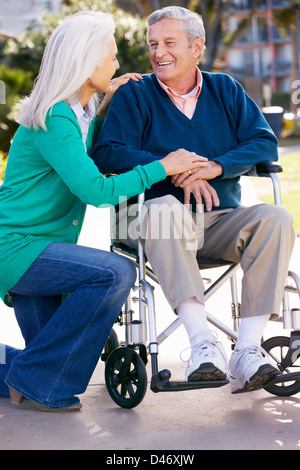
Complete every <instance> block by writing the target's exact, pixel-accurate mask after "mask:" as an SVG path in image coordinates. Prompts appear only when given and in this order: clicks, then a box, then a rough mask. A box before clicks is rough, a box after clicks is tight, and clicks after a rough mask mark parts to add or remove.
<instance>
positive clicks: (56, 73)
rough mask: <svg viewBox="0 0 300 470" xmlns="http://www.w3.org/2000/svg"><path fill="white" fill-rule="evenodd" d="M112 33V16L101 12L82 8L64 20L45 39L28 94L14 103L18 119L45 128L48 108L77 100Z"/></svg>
mask: <svg viewBox="0 0 300 470" xmlns="http://www.w3.org/2000/svg"><path fill="white" fill-rule="evenodd" d="M114 32H115V24H114V21H113V18H112V16H111V15H110V14H107V13H103V12H95V11H83V12H80V13H76V14H74V15H72V16H70V17H69V18H68V19H66V20H64V21H63V22H62V23H61V24H60V25H59V26H58V27H57V28H56V29H55V30H54V31H53V33H52V34H51V36H50V38H49V41H48V43H47V45H46V48H45V51H44V55H43V59H42V63H41V67H40V71H39V75H38V77H37V78H36V80H35V84H34V87H33V89H32V92H31V94H30V96H29V97H27V98H25V99H24V100H22V101H21V102H20V103H19V105H18V111H19V116H18V119H17V120H18V122H19V123H20V124H23V125H24V126H25V127H33V128H34V129H35V130H37V129H38V128H39V127H42V128H43V129H45V130H46V125H45V120H46V115H47V112H48V111H49V109H51V108H52V107H53V106H54V104H56V103H58V102H59V101H63V100H66V101H67V102H69V103H72V102H73V101H74V100H76V99H78V91H79V89H80V88H81V86H82V85H83V84H84V83H85V82H86V80H87V79H88V78H89V77H90V76H91V75H92V73H93V71H94V69H95V67H96V65H99V64H100V63H101V61H102V60H103V59H104V58H105V57H106V56H107V54H108V52H109V45H110V41H111V38H112V37H113V35H114Z"/></svg>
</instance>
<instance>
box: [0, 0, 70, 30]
mask: <svg viewBox="0 0 300 470" xmlns="http://www.w3.org/2000/svg"><path fill="white" fill-rule="evenodd" d="M60 4H61V0H1V1H0V33H3V34H17V33H21V32H23V31H24V30H25V29H26V28H27V27H28V26H30V25H33V24H34V23H36V21H39V20H40V19H41V17H42V15H43V13H44V12H45V11H46V10H48V11H50V12H51V13H55V12H57V11H58V10H59V9H60Z"/></svg>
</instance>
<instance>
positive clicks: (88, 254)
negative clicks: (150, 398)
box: [0, 242, 136, 409]
mask: <svg viewBox="0 0 300 470" xmlns="http://www.w3.org/2000/svg"><path fill="white" fill-rule="evenodd" d="M135 278H136V271H135V267H134V265H133V263H132V262H131V261H129V260H128V259H126V258H124V257H121V256H119V255H116V254H113V253H109V252H105V251H101V250H97V249H93V248H87V247H83V246H78V245H72V244H68V243H56V242H55V243H52V244H51V245H49V246H48V247H47V248H46V249H45V250H44V251H43V252H42V253H41V255H40V256H39V257H38V258H37V259H36V260H35V262H34V263H33V264H32V265H31V266H30V268H29V269H28V270H27V272H26V273H25V274H24V276H23V277H22V278H21V279H20V281H19V282H18V283H17V284H16V285H15V286H14V287H13V288H12V289H11V290H10V293H11V294H12V298H13V304H14V310H15V314H16V318H17V321H18V324H19V326H20V329H21V331H22V334H23V336H24V339H25V343H26V347H25V349H24V350H23V351H16V350H14V351H13V350H11V348H8V349H7V352H8V354H7V356H8V357H7V363H6V365H5V368H6V372H8V373H7V376H6V379H5V382H6V384H7V385H9V386H10V387H12V388H13V389H15V390H17V391H18V392H20V393H21V394H22V395H24V396H25V397H26V398H29V399H30V400H33V401H35V402H37V403H39V404H41V405H43V406H46V407H48V408H57V409H58V408H65V407H69V406H72V405H73V404H75V403H78V402H79V399H78V397H76V396H75V395H78V394H81V393H83V392H84V391H85V390H86V387H87V385H88V383H89V380H90V378H91V376H92V373H93V371H94V369H95V367H96V365H97V362H98V360H99V357H100V355H101V352H102V350H103V347H104V345H105V342H106V340H107V337H108V335H109V333H110V331H111V328H112V326H113V324H114V322H115V320H116V317H117V316H118V314H119V312H120V309H121V307H122V305H123V303H124V302H125V300H126V298H127V296H128V294H129V291H130V289H131V287H132V286H133V284H134V282H135ZM63 294H68V295H65V296H64V297H65V298H64V299H62V295H63ZM10 360H11V363H9V362H10ZM1 367H2V366H0V369H1ZM5 368H4V371H5ZM8 369H9V370H8ZM1 375H2V376H3V371H2V374H1V373H0V380H1Z"/></svg>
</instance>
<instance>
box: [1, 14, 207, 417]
mask: <svg viewBox="0 0 300 470" xmlns="http://www.w3.org/2000/svg"><path fill="white" fill-rule="evenodd" d="M113 35H114V22H113V20H112V18H111V16H110V15H107V14H104V13H95V12H84V13H79V14H76V15H73V16H72V17H70V18H69V19H67V20H66V21H64V22H63V23H62V24H61V25H60V26H58V28H57V29H56V30H55V31H54V32H53V34H52V35H51V37H50V39H49V42H48V44H47V47H46V49H45V53H44V57H43V61H42V64H41V69H40V74H39V76H38V79H37V81H36V83H35V86H34V88H33V91H32V93H31V95H30V96H29V98H27V99H26V100H24V101H23V102H22V103H21V104H20V114H19V122H20V124H21V125H20V127H19V129H18V131H17V133H16V135H15V137H14V139H13V142H12V145H11V149H10V154H9V158H8V163H7V170H6V175H5V181H4V183H3V185H2V187H1V190H0V263H1V270H0V294H1V297H2V299H3V300H4V299H5V295H6V292H9V294H10V296H11V297H12V301H13V306H14V310H15V315H16V318H17V321H18V324H19V326H20V328H21V331H22V334H23V337H24V339H25V343H26V347H25V349H24V350H23V351H15V350H12V349H11V348H8V349H7V363H6V364H4V365H2V366H0V378H2V379H3V380H4V379H5V383H6V385H5V386H8V390H9V393H10V397H11V401H12V402H13V403H16V404H19V403H21V402H22V401H23V399H24V398H28V399H29V400H31V401H32V402H33V403H34V404H35V405H36V406H37V407H38V408H39V409H41V410H43V411H73V410H79V409H80V407H81V404H80V401H79V399H78V397H77V396H76V395H78V394H81V393H83V392H84V391H85V389H86V387H87V385H88V382H89V380H90V377H91V375H92V373H93V370H94V368H95V366H96V364H97V362H98V360H99V356H100V354H101V351H102V349H103V346H104V344H105V342H106V339H107V336H108V334H109V332H110V330H111V328H112V325H113V323H114V321H115V319H116V316H117V315H118V312H119V310H120V308H121V306H122V304H123V302H124V301H125V299H126V297H127V295H128V293H129V290H130V288H131V287H132V285H133V283H134V281H135V275H136V273H135V268H134V266H133V264H132V263H131V262H130V261H128V260H127V259H124V258H122V257H120V256H118V255H114V254H112V253H108V252H103V251H100V250H97V249H91V248H88V247H82V246H78V245H76V242H77V239H78V236H79V233H80V229H81V226H82V223H83V219H84V214H85V209H86V204H92V205H94V206H96V207H100V206H102V205H104V204H106V205H107V204H117V203H118V202H119V197H120V196H128V197H131V196H133V195H136V194H138V193H141V192H143V191H144V190H145V189H146V188H149V187H150V186H151V185H152V184H154V183H157V182H158V181H161V180H163V179H165V178H166V176H167V175H174V174H178V173H181V172H184V171H188V170H190V169H192V168H195V167H198V166H200V165H205V159H203V158H200V157H198V156H196V155H195V154H193V153H190V152H186V151H184V150H180V149H179V150H176V151H174V152H171V153H170V154H168V155H166V156H165V157H164V158H162V159H161V160H160V161H156V162H153V163H150V164H148V165H145V166H143V167H140V166H139V167H136V168H135V169H133V170H132V171H130V172H128V173H125V174H122V175H118V176H112V177H110V178H104V177H103V175H102V174H101V173H100V172H99V170H98V169H97V167H96V166H95V164H94V162H93V161H92V159H91V158H90V157H89V153H90V151H91V148H92V145H93V141H94V137H96V136H97V134H98V132H99V130H100V127H101V120H100V119H99V117H97V116H95V100H94V97H95V93H96V92H108V93H109V94H108V98H106V100H105V102H104V105H103V107H102V109H101V110H100V113H101V112H103V111H104V108H105V106H107V104H108V102H109V99H110V97H111V94H112V92H111V89H112V88H113V90H112V91H114V89H116V88H117V87H118V86H119V85H121V84H122V83H125V82H126V81H128V80H129V79H133V80H138V79H139V78H140V76H139V75H138V74H128V75H126V76H123V77H121V78H120V79H118V80H117V81H115V82H113V85H112V83H111V78H112V76H113V75H114V73H115V71H116V70H117V69H118V68H119V64H118V61H117V58H116V53H117V47H116V43H115V39H114V36H113ZM64 294H68V295H64ZM3 380H2V385H1V390H2V391H3V393H2V396H5V390H3V389H4V383H3ZM8 390H7V391H8Z"/></svg>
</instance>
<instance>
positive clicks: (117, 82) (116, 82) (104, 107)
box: [98, 72, 143, 119]
mask: <svg viewBox="0 0 300 470" xmlns="http://www.w3.org/2000/svg"><path fill="white" fill-rule="evenodd" d="M129 80H133V81H134V82H138V81H139V80H143V77H142V75H141V74H140V73H136V72H132V73H125V74H124V75H120V77H116V78H113V79H112V80H111V82H110V85H111V89H110V92H109V93H106V95H105V97H104V99H103V100H102V103H101V106H100V108H99V111H98V117H99V118H101V119H104V118H105V116H106V113H107V111H108V108H109V105H110V102H111V100H112V97H113V96H114V94H115V92H116V91H117V89H118V88H120V86H122V85H125V84H126V83H128V82H129Z"/></svg>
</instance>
